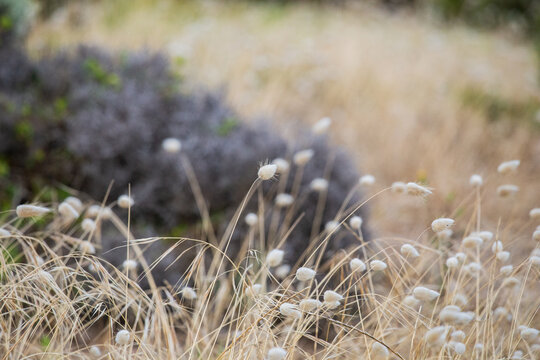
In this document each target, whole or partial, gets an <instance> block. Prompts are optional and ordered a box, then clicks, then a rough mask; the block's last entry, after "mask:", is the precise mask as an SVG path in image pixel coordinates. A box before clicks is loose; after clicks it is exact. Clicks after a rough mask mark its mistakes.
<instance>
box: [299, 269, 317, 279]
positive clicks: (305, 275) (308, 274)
mask: <svg viewBox="0 0 540 360" xmlns="http://www.w3.org/2000/svg"><path fill="white" fill-rule="evenodd" d="M315 274H316V272H315V270H313V269H310V268H307V267H301V268H298V270H296V278H297V279H298V280H299V281H309V280H311V279H313V278H314V277H315Z"/></svg>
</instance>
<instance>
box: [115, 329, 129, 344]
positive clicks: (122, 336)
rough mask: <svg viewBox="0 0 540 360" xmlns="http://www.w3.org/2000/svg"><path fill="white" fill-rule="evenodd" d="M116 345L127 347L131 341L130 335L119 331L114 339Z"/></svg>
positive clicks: (127, 332) (125, 331) (124, 331)
mask: <svg viewBox="0 0 540 360" xmlns="http://www.w3.org/2000/svg"><path fill="white" fill-rule="evenodd" d="M114 340H115V341H116V343H117V344H118V345H128V344H129V343H130V341H131V333H130V332H129V331H127V330H120V331H119V332H117V333H116V337H115V338H114Z"/></svg>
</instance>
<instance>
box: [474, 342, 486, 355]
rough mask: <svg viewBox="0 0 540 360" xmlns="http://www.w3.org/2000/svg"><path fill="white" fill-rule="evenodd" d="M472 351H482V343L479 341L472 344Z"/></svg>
mask: <svg viewBox="0 0 540 360" xmlns="http://www.w3.org/2000/svg"><path fill="white" fill-rule="evenodd" d="M473 351H474V352H479V353H481V352H482V351H484V344H481V343H476V344H474V348H473Z"/></svg>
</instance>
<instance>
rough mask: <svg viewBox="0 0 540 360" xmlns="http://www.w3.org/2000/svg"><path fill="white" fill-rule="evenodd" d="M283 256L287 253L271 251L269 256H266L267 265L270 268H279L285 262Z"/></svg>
mask: <svg viewBox="0 0 540 360" xmlns="http://www.w3.org/2000/svg"><path fill="white" fill-rule="evenodd" d="M283 255H285V252H284V251H283V250H279V249H273V250H271V251H270V252H269V253H268V255H266V264H267V265H268V266H270V267H276V266H278V265H279V264H281V262H282V261H283Z"/></svg>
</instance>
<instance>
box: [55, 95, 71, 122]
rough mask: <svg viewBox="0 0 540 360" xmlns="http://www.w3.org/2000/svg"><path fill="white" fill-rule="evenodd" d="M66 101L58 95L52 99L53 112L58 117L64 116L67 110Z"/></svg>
mask: <svg viewBox="0 0 540 360" xmlns="http://www.w3.org/2000/svg"><path fill="white" fill-rule="evenodd" d="M67 107H68V102H67V99H66V98H65V97H59V98H57V99H56V100H54V112H55V113H56V115H57V116H59V117H64V116H65V115H66V112H67Z"/></svg>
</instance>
